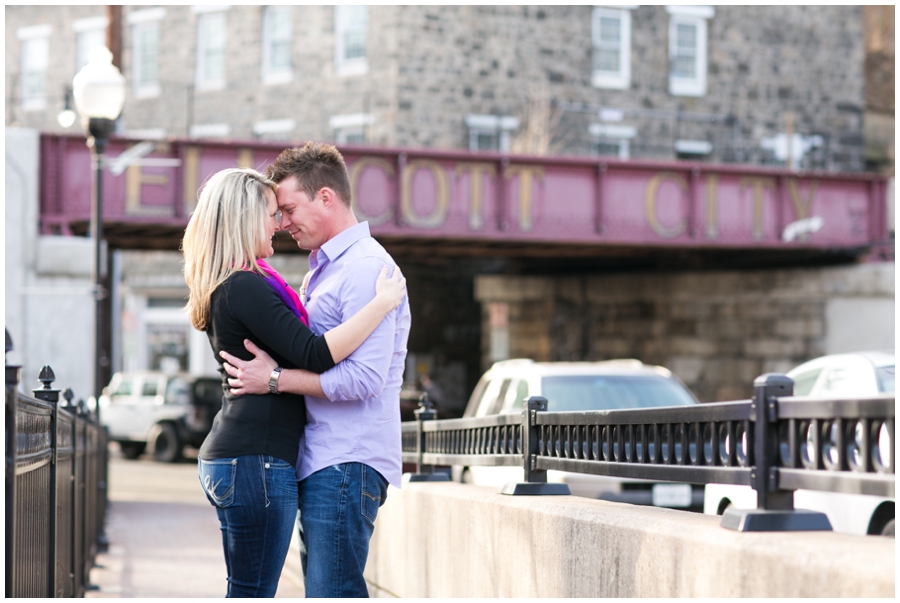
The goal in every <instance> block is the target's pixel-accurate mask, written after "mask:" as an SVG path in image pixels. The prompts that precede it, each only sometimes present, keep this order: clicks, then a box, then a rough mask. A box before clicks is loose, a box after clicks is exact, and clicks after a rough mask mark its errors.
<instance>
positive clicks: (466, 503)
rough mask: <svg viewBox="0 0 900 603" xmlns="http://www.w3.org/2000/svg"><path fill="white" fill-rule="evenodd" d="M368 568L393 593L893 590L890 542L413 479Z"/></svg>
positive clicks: (870, 593) (390, 514)
mask: <svg viewBox="0 0 900 603" xmlns="http://www.w3.org/2000/svg"><path fill="white" fill-rule="evenodd" d="M365 575H366V579H367V580H368V581H369V583H370V592H371V594H372V595H373V596H388V597H389V596H398V597H893V596H894V540H893V539H887V538H880V537H861V536H848V535H843V534H834V533H831V532H806V533H756V534H749V533H738V532H732V531H730V530H726V529H724V528H722V527H720V526H719V518H718V517H712V516H704V515H699V514H694V513H687V512H683V511H674V510H668V509H657V508H649V507H637V506H631V505H625V504H619V503H610V502H605V501H599V500H589V499H586V498H577V497H570V496H552V497H530V496H523V497H512V496H504V495H501V494H499V493H497V491H496V490H495V489H493V488H482V487H478V486H472V485H467V484H456V483H439V484H431V483H408V484H404V486H403V489H402V490H397V489H395V488H391V489H390V490H389V494H388V498H387V501H386V502H385V505H384V506H383V507H382V508H381V510H380V511H379V513H378V520H377V521H376V527H375V534H374V536H373V537H372V542H371V546H370V552H369V562H368V566H367V568H366V572H365Z"/></svg>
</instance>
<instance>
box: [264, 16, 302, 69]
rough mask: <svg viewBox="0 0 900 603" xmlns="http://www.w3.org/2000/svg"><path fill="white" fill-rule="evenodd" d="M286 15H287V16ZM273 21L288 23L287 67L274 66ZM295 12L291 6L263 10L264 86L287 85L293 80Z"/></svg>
mask: <svg viewBox="0 0 900 603" xmlns="http://www.w3.org/2000/svg"><path fill="white" fill-rule="evenodd" d="M285 13H286V14H285ZM273 19H274V20H275V21H279V22H286V23H287V27H288V29H287V44H288V63H287V66H282V67H276V66H273V65H272V58H273V52H272V47H273V46H274V44H275V42H276V40H275V39H274V38H273V37H272V23H273ZM293 35H294V32H293V10H292V7H291V6H289V5H278V6H266V7H265V8H264V9H263V31H262V40H263V44H262V67H261V68H260V73H262V81H263V83H264V84H286V83H288V82H290V81H292V80H293V78H294V74H293V64H292V60H291V49H292V46H293V44H292V42H293Z"/></svg>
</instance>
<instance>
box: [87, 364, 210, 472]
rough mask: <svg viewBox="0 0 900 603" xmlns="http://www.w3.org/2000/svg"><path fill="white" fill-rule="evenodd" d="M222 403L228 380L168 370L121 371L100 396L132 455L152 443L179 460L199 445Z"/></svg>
mask: <svg viewBox="0 0 900 603" xmlns="http://www.w3.org/2000/svg"><path fill="white" fill-rule="evenodd" d="M221 406H222V380H221V379H220V378H219V377H195V376H192V375H187V374H174V375H173V374H166V373H162V372H140V373H116V374H115V375H113V377H112V379H111V380H110V382H109V385H108V386H107V387H105V388H104V390H103V395H102V396H100V407H101V413H100V417H101V421H102V423H103V425H105V426H106V427H107V429H108V430H109V439H110V440H112V441H114V442H118V444H119V447H120V448H121V450H122V454H123V455H124V456H125V458H127V459H136V458H138V457H139V456H140V455H141V454H143V453H144V451H145V450H147V448H148V447H149V448H150V450H151V452H152V454H153V458H154V459H156V460H157V461H161V462H174V461H177V460H178V459H179V458H181V456H182V453H183V450H184V447H185V446H192V447H195V448H199V447H200V445H201V444H202V443H203V440H204V438H206V436H207V434H208V433H209V430H210V428H211V427H212V421H213V418H214V417H215V416H216V413H217V412H218V411H219V409H220V408H221Z"/></svg>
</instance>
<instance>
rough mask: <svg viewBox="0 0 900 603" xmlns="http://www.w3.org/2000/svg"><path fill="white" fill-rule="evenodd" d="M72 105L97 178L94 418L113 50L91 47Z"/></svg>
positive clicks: (115, 111)
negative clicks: (105, 170) (106, 155)
mask: <svg viewBox="0 0 900 603" xmlns="http://www.w3.org/2000/svg"><path fill="white" fill-rule="evenodd" d="M72 93H73V95H74V97H75V107H76V108H77V109H78V113H79V114H80V115H81V123H82V126H83V127H84V128H85V130H86V132H87V134H88V139H87V145H88V147H89V148H90V149H91V154H92V158H93V166H92V167H93V169H94V174H95V178H96V185H95V187H94V199H93V201H92V203H91V238H92V239H93V240H94V267H93V281H94V309H95V319H94V400H95V402H96V412H97V419H98V421H99V416H100V394H101V393H102V391H103V386H104V385H105V384H104V383H103V368H104V367H105V366H109V363H110V359H109V351H108V350H106V349H105V347H106V346H104V345H103V331H104V320H103V318H104V316H103V314H104V312H103V300H104V298H105V297H106V295H107V292H106V290H105V289H104V287H103V277H102V275H103V269H102V268H103V267H102V257H101V253H102V242H103V161H104V156H105V153H106V142H107V140H108V139H109V135H110V134H112V132H113V131H114V130H115V126H116V119H118V117H119V114H120V113H121V112H122V106H123V105H124V104H125V78H124V77H123V76H122V74H121V73H120V72H119V70H118V68H116V66H115V65H113V64H112V53H111V52H110V51H109V49H107V48H106V47H104V46H100V47H98V48H95V49H94V50H92V51H91V53H90V55H89V56H88V63H87V65H85V66H84V67H83V68H82V69H81V71H79V72H78V73H77V74H76V75H75V79H73V80H72Z"/></svg>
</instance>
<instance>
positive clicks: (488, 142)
mask: <svg viewBox="0 0 900 603" xmlns="http://www.w3.org/2000/svg"><path fill="white" fill-rule="evenodd" d="M475 141H476V143H475V150H477V151H495V150H497V135H496V134H494V133H491V132H478V133H477V134H476V135H475Z"/></svg>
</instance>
